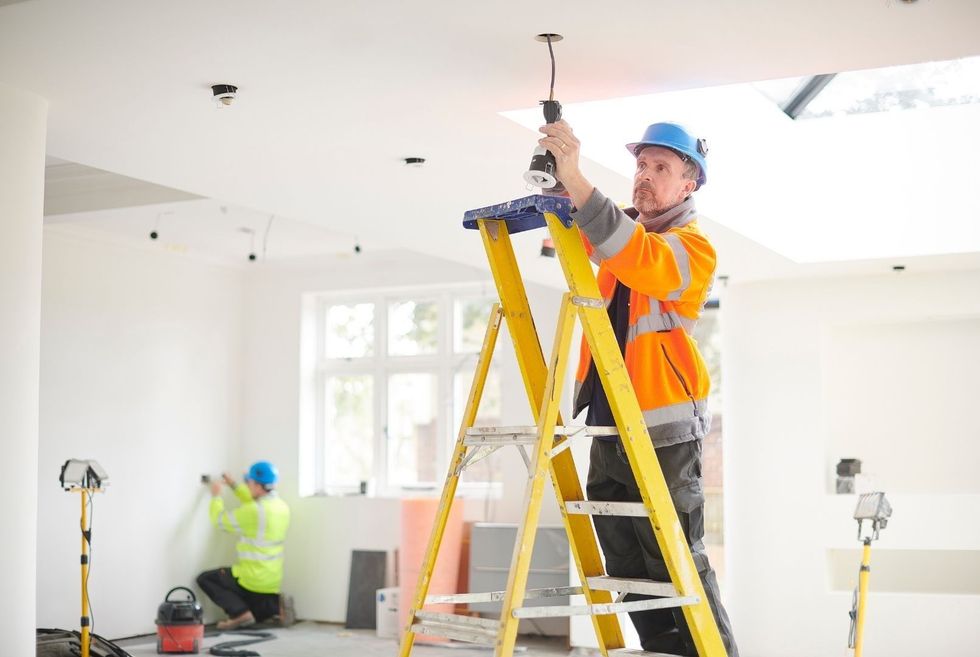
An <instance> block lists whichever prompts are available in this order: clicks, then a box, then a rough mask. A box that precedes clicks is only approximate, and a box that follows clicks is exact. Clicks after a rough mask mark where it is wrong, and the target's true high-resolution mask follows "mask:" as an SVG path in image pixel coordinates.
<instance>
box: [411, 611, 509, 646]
mask: <svg viewBox="0 0 980 657" xmlns="http://www.w3.org/2000/svg"><path fill="white" fill-rule="evenodd" d="M415 619H416V620H417V621H419V622H417V623H412V632H415V633H416V634H426V635H428V636H438V637H444V638H447V639H456V640H457V641H467V642H469V643H482V644H493V643H494V642H495V641H496V639H497V627H498V626H499V624H500V621H493V620H490V619H483V618H479V619H478V618H473V617H471V616H459V615H457V614H440V613H437V612H422V611H420V612H415ZM485 620H490V622H491V623H493V627H492V628H491V627H488V626H486V625H483V624H478V623H477V622H474V621H485Z"/></svg>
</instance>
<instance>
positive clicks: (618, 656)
mask: <svg viewBox="0 0 980 657" xmlns="http://www.w3.org/2000/svg"><path fill="white" fill-rule="evenodd" d="M608 654H609V657H628V656H629V657H632V656H633V655H635V656H636V657H640V655H642V656H643V657H681V656H680V655H675V654H673V653H667V652H647V651H646V650H636V649H635V648H614V649H613V650H610V651H609V653H608Z"/></svg>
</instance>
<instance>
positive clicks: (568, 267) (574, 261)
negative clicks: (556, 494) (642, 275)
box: [545, 214, 726, 657]
mask: <svg viewBox="0 0 980 657" xmlns="http://www.w3.org/2000/svg"><path fill="white" fill-rule="evenodd" d="M545 218H546V220H547V223H548V228H549V230H550V231H551V236H552V240H553V242H554V244H555V251H556V254H557V256H558V260H559V262H560V263H561V267H562V271H563V272H564V274H565V279H566V280H567V282H568V289H569V291H570V292H571V294H573V295H575V296H578V297H584V298H586V299H601V293H600V292H599V284H598V282H597V281H596V277H595V274H594V273H593V271H592V265H591V264H590V261H589V259H588V256H587V254H586V252H585V246H584V244H583V243H582V237H581V233H580V231H579V229H578V227H577V226H574V225H573V226H572V227H571V228H566V227H565V226H564V225H563V224H562V223H561V222H560V221H559V220H558V218H557V217H556V216H554V215H551V214H546V215H545ZM579 317H580V319H581V322H582V329H583V332H584V334H585V338H586V340H587V342H588V345H589V349H590V351H591V353H592V358H593V360H594V361H595V364H596V370H597V372H598V374H599V379H600V381H601V382H602V387H603V389H604V390H605V391H606V397H607V398H608V400H609V406H610V408H611V410H612V413H613V417H614V418H615V419H616V426H617V427H618V428H619V430H620V437H621V441H622V443H623V447H624V450H625V452H626V455H627V458H628V460H629V463H630V468H631V469H632V471H633V474H634V476H635V477H636V482H637V485H638V487H639V489H640V497H641V498H642V500H643V504H644V505H645V506H646V508H647V510H648V511H649V512H650V516H649V517H650V522H651V524H652V526H653V532H654V535H655V537H656V539H657V544H658V545H659V546H660V550H661V553H662V554H663V557H664V561H665V562H666V565H667V570H668V572H669V574H670V579H671V581H672V582H673V583H674V585H675V587H676V588H677V590H678V593H679V595H681V596H684V597H691V596H696V597H697V598H698V599H699V600H700V602H698V604H696V605H687V606H684V607H682V609H683V612H684V617H685V619H686V620H687V623H688V627H689V629H690V631H691V636H692V638H693V639H694V643H695V645H696V647H697V650H698V654H699V655H701V657H724V655H725V654H726V652H725V648H724V644H723V643H722V641H721V634H720V633H719V631H718V626H717V623H716V622H715V618H714V614H713V613H712V611H711V607H710V606H709V604H708V601H707V597H706V596H705V593H704V587H703V586H702V584H701V578H700V576H699V575H698V572H697V568H696V567H695V565H694V559H693V558H692V557H691V551H690V548H689V546H688V544H687V539H686V538H685V536H684V532H683V530H682V528H681V524H680V520H679V519H678V517H677V511H676V510H675V509H674V503H673V500H672V499H671V497H670V491H669V489H668V488H667V482H666V480H665V479H664V475H663V471H662V470H661V468H660V462H659V461H658V460H657V456H656V453H655V451H654V448H653V443H652V442H651V440H650V437H649V434H648V433H647V428H646V423H645V422H644V420H643V413H642V411H641V409H640V405H639V402H638V401H637V398H636V393H635V391H634V390H633V384H632V381H631V380H630V377H629V373H628V372H627V371H626V363H625V362H624V360H623V354H622V353H621V352H620V349H619V343H618V342H617V340H616V336H615V332H614V331H613V328H612V324H611V323H610V321H609V314H608V312H607V311H606V309H605V307H604V306H602V305H599V306H598V307H597V306H596V305H595V304H591V305H580V306H579Z"/></svg>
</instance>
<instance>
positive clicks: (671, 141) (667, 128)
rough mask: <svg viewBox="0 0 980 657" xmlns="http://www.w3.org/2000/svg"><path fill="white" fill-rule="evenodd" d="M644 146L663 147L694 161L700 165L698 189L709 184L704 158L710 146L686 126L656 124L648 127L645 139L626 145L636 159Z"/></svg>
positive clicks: (644, 135) (644, 134)
mask: <svg viewBox="0 0 980 657" xmlns="http://www.w3.org/2000/svg"><path fill="white" fill-rule="evenodd" d="M644 146H662V147H664V148H669V149H670V150H672V151H674V152H675V153H677V154H678V155H680V156H681V158H683V159H689V160H694V162H695V163H696V164H697V165H698V187H700V186H701V185H703V184H704V183H705V182H707V180H708V172H707V164H706V162H705V159H704V156H705V155H707V154H708V144H707V142H706V141H705V140H704V139H698V138H697V137H695V136H694V135H692V134H691V133H690V132H688V130H687V128H685V127H684V126H682V125H679V124H677V123H654V124H652V125H649V126H647V129H646V131H645V132H644V133H643V139H641V140H640V141H637V142H633V143H632V144H626V148H627V149H628V150H629V152H630V153H632V154H633V156H634V157H635V156H637V155H639V154H640V151H641V150H643V147H644ZM698 187H695V189H697V188H698Z"/></svg>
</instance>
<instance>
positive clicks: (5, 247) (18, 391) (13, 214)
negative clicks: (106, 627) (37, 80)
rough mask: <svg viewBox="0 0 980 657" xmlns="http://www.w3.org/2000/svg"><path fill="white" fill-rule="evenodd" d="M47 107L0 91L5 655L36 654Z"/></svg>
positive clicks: (0, 542)
mask: <svg viewBox="0 0 980 657" xmlns="http://www.w3.org/2000/svg"><path fill="white" fill-rule="evenodd" d="M47 117H48V105H47V101H45V100H44V99H42V98H39V97H38V96H35V95H33V94H30V93H26V92H21V91H18V90H16V89H11V88H9V87H6V86H4V85H0V144H3V146H2V147H0V181H2V182H0V224H2V226H3V238H2V240H0V449H2V450H3V452H2V453H3V460H4V463H3V465H4V478H3V479H4V484H5V487H6V491H7V497H8V499H9V500H11V501H12V502H14V503H12V504H8V505H7V508H6V512H5V513H4V519H3V534H2V539H0V562H2V563H4V564H6V565H7V576H6V577H4V591H5V596H6V598H7V600H9V601H10V603H9V604H8V603H5V604H4V605H3V611H2V613H0V636H2V637H3V641H4V648H5V652H8V653H10V654H19V655H27V654H31V653H33V652H34V648H33V645H34V643H35V638H34V620H35V615H34V576H35V573H36V568H35V566H36V549H35V547H36V544H35V534H36V527H37V496H36V495H35V494H34V471H35V469H36V467H37V450H38V419H37V417H38V383H37V382H38V369H39V352H40V322H41V218H42V217H41V215H42V210H43V202H44V143H45V135H46V132H47Z"/></svg>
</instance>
